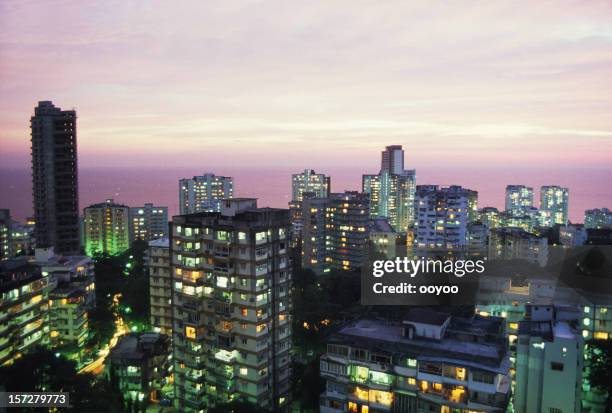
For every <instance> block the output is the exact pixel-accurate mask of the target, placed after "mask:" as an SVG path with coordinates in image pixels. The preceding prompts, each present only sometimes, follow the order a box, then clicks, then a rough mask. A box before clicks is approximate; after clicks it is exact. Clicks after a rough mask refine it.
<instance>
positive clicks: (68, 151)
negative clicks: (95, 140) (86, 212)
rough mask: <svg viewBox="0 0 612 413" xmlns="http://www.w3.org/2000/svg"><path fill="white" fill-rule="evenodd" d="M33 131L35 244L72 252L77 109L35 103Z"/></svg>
mask: <svg viewBox="0 0 612 413" xmlns="http://www.w3.org/2000/svg"><path fill="white" fill-rule="evenodd" d="M30 124H31V132H32V199H33V208H34V216H35V219H36V229H35V232H36V243H37V246H38V247H54V249H55V251H56V252H57V253H59V254H74V253H78V252H79V249H80V242H79V192H78V168H77V134H76V129H77V127H76V112H75V111H74V110H61V109H60V108H58V107H55V106H54V105H53V103H52V102H49V101H42V102H38V106H37V107H36V108H35V109H34V116H32V118H31V120H30Z"/></svg>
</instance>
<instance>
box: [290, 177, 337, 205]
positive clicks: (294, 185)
mask: <svg viewBox="0 0 612 413" xmlns="http://www.w3.org/2000/svg"><path fill="white" fill-rule="evenodd" d="M330 189H331V178H330V177H329V176H326V175H325V174H318V173H316V172H315V171H314V170H312V169H304V172H302V173H299V174H293V175H291V200H292V201H298V202H299V201H301V200H302V197H303V194H304V192H312V193H313V194H314V197H315V198H327V197H328V196H329V191H330Z"/></svg>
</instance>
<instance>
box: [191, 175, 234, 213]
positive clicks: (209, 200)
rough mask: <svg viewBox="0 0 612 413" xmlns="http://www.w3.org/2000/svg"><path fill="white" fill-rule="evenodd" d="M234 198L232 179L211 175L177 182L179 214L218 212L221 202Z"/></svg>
mask: <svg viewBox="0 0 612 413" xmlns="http://www.w3.org/2000/svg"><path fill="white" fill-rule="evenodd" d="M233 196H234V179H233V178H232V177H230V176H218V175H215V174H212V173H206V174H204V175H199V176H194V177H193V178H185V179H180V180H179V208H180V213H181V214H193V213H195V212H219V211H220V210H221V200H223V199H226V198H232V197H233Z"/></svg>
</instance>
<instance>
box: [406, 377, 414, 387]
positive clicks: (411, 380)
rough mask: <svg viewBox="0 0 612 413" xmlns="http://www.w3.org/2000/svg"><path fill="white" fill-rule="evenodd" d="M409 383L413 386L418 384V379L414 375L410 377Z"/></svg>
mask: <svg viewBox="0 0 612 413" xmlns="http://www.w3.org/2000/svg"><path fill="white" fill-rule="evenodd" d="M407 381H408V384H409V385H411V386H416V379H415V378H414V377H408V379H407Z"/></svg>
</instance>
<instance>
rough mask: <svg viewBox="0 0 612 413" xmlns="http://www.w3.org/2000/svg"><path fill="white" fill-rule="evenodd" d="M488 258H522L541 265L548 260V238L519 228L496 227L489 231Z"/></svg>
mask: <svg viewBox="0 0 612 413" xmlns="http://www.w3.org/2000/svg"><path fill="white" fill-rule="evenodd" d="M488 250H489V254H488V256H489V259H490V260H514V259H522V260H526V261H529V262H531V263H534V264H538V265H540V266H541V267H543V266H545V265H546V263H547V262H548V239H547V238H544V237H538V236H537V235H535V234H531V233H529V232H526V231H524V230H522V229H520V228H496V229H494V230H492V231H491V232H490V233H489V246H488Z"/></svg>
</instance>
